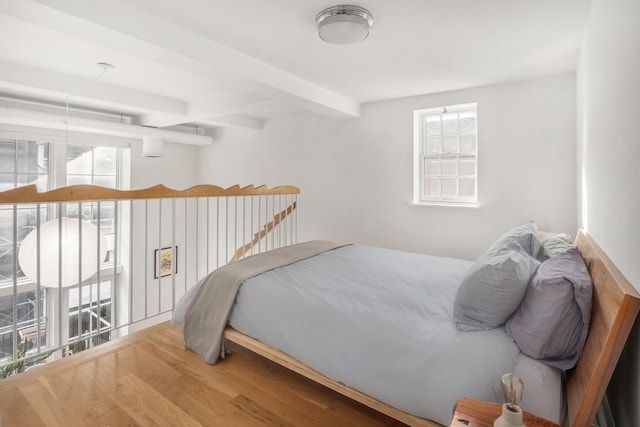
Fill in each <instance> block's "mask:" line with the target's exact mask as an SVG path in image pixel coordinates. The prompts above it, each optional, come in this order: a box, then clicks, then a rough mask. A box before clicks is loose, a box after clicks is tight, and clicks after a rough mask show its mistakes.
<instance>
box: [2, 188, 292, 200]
mask: <svg viewBox="0 0 640 427" xmlns="http://www.w3.org/2000/svg"><path fill="white" fill-rule="evenodd" d="M278 194H300V189H299V188H298V187H295V186H292V185H284V186H279V187H274V188H267V187H266V186H264V185H261V186H258V187H254V186H253V185H248V186H246V187H240V186H239V185H234V186H232V187H228V188H222V187H219V186H217V185H208V184H203V185H196V186H194V187H191V188H188V189H186V190H174V189H171V188H168V187H165V186H164V185H155V186H153V187H149V188H145V189H140V190H114V189H112V188H105V187H100V186H97V185H71V186H68V187H62V188H58V189H55V190H50V191H44V192H39V191H38V189H37V187H36V186H35V185H27V186H24V187H18V188H15V189H12V190H7V191H3V192H0V203H41V202H42V203H45V202H74V201H76V202H77V201H93V200H131V199H162V198H175V197H219V196H261V195H278Z"/></svg>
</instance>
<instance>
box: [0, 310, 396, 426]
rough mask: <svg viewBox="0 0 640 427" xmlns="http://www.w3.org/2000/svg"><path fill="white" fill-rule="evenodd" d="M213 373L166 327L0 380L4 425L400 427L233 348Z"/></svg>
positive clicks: (174, 330) (0, 412)
mask: <svg viewBox="0 0 640 427" xmlns="http://www.w3.org/2000/svg"><path fill="white" fill-rule="evenodd" d="M232 351H233V352H232V354H231V355H230V356H228V357H227V358H225V359H224V360H222V361H221V362H219V363H218V364H216V365H209V364H207V363H206V362H204V361H203V360H202V359H200V358H199V357H198V356H196V355H195V354H194V353H192V352H191V351H189V350H186V349H185V348H184V344H183V341H182V330H181V329H180V328H171V327H170V326H169V324H168V323H163V324H161V325H158V326H154V327H152V328H149V329H147V330H145V331H141V332H138V333H136V334H132V335H129V336H128V337H125V338H121V339H118V340H115V341H113V342H111V343H107V344H103V345H101V346H99V347H96V348H93V349H91V350H87V351H85V352H82V353H79V354H76V355H74V356H71V357H67V358H65V359H62V360H59V361H56V362H54V363H50V364H49V365H46V366H43V367H38V368H34V369H32V370H30V371H28V372H25V373H23V374H20V375H18V376H15V377H11V378H8V379H6V380H0V416H1V419H2V423H1V424H0V425H1V426H2V427H9V426H20V427H22V426H138V425H140V426H154V425H159V426H230V427H233V426H354V427H358V426H362V427H375V426H401V425H403V424H401V423H398V422H397V421H395V420H392V419H390V418H388V417H386V416H385V415H382V414H380V413H378V412H375V411H373V410H371V409H368V408H366V407H364V406H362V405H360V404H358V403H356V402H354V401H352V400H350V399H347V398H345V397H343V396H341V395H339V394H337V393H335V392H333V391H331V390H328V389H326V388H325V387H323V386H320V385H318V384H315V383H313V382H311V381H309V380H306V379H305V378H303V377H301V376H299V375H297V374H295V373H293V372H290V371H289V370H287V369H285V368H283V367H281V366H278V365H276V364H274V363H272V362H270V361H268V360H266V359H264V358H262V357H260V356H257V355H255V354H253V353H251V352H249V351H246V350H244V349H241V348H238V347H232Z"/></svg>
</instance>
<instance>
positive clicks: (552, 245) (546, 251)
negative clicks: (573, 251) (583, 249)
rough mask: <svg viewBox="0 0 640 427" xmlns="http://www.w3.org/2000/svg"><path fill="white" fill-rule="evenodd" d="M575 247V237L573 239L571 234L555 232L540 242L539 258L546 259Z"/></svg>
mask: <svg viewBox="0 0 640 427" xmlns="http://www.w3.org/2000/svg"><path fill="white" fill-rule="evenodd" d="M573 247H575V246H574V245H573V239H571V236H569V235H568V234H565V233H559V234H554V235H553V236H551V237H549V238H548V239H545V240H544V241H543V242H542V243H541V244H540V249H539V250H538V260H540V261H545V260H547V259H549V258H551V257H552V256H554V255H558V254H561V253H562V252H566V251H567V250H568V249H570V248H573Z"/></svg>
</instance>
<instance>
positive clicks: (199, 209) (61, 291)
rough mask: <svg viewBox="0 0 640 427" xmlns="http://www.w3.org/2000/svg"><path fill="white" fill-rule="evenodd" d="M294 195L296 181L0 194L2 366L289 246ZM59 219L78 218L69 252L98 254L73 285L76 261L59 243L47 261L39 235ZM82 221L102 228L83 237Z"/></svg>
mask: <svg viewBox="0 0 640 427" xmlns="http://www.w3.org/2000/svg"><path fill="white" fill-rule="evenodd" d="M299 192H300V191H299V189H298V188H297V187H293V186H282V187H275V188H267V187H265V186H260V187H254V186H247V187H242V188H241V187H239V186H233V187H229V188H222V187H218V186H214V185H199V186H195V187H192V188H189V189H187V190H182V191H180V190H173V189H169V188H166V187H164V186H161V185H159V186H155V187H151V188H147V189H143V190H129V191H125V190H113V189H107V188H103V187H97V186H88V185H80V186H70V187H64V188H60V189H56V190H52V191H48V192H42V193H39V192H38V191H37V189H36V187H35V186H26V187H20V188H16V189H13V190H8V191H5V192H0V330H1V331H3V332H4V333H3V334H2V343H3V346H2V348H1V349H0V351H2V352H1V353H0V370H3V371H7V370H9V369H10V368H11V367H12V366H15V365H17V364H18V359H22V360H20V366H28V365H29V363H23V362H25V361H27V362H28V360H29V359H33V360H40V359H41V358H42V356H43V355H49V354H50V355H51V356H50V357H49V359H54V358H59V357H63V356H65V355H67V354H71V353H74V352H77V351H81V350H83V349H86V348H89V347H92V346H94V345H97V344H98V343H101V342H105V341H108V340H110V339H111V338H113V337H116V336H119V335H124V334H127V333H128V332H130V331H132V330H135V329H138V328H143V327H145V326H147V325H148V324H150V323H155V322H158V321H162V320H164V319H166V318H169V316H170V313H171V311H172V310H173V309H174V307H175V303H176V301H177V300H178V299H179V298H180V297H181V296H182V295H183V294H184V293H186V291H187V290H188V289H189V288H190V287H191V286H193V284H195V283H196V282H197V281H198V280H199V279H201V278H202V277H204V276H205V275H206V274H208V273H209V272H211V271H212V270H214V269H216V268H218V267H220V266H222V265H224V264H226V263H227V262H233V261H236V260H238V259H241V258H243V257H245V256H248V255H252V254H256V253H260V252H264V251H266V250H269V249H273V248H277V247H281V246H287V245H290V244H293V243H296V242H297V206H298V194H299ZM65 218H73V219H80V220H81V221H76V223H77V224H79V225H78V226H77V232H78V234H79V235H80V238H77V243H73V244H74V245H76V246H77V247H76V248H75V249H76V251H75V252H76V253H77V254H78V255H77V258H79V260H80V261H82V258H83V256H84V258H92V257H95V256H96V255H87V254H88V253H90V252H91V251H90V249H92V250H93V252H95V253H97V254H98V255H97V258H98V263H97V264H98V265H99V267H98V268H97V271H96V272H95V274H92V275H91V277H88V278H87V277H86V275H87V271H84V273H83V268H84V267H82V265H83V264H82V262H76V263H75V264H77V266H74V267H73V270H74V271H72V272H71V273H70V274H71V275H72V277H76V278H77V279H76V280H75V281H74V280H73V279H72V280H71V284H69V283H68V282H69V280H68V279H67V278H65V277H63V276H64V275H65V274H69V273H62V272H63V271H64V266H65V265H66V264H73V263H71V262H70V261H73V260H71V259H69V258H70V257H69V256H66V255H64V254H63V255H62V256H60V253H61V252H62V251H63V247H64V248H65V249H64V250H67V248H66V247H65V246H63V244H62V243H60V242H59V241H58V242H57V243H56V244H55V245H54V249H53V251H54V257H55V258H56V260H57V261H56V262H54V266H53V267H51V266H50V264H47V258H51V256H50V255H47V254H48V252H46V251H47V250H49V251H51V248H48V247H47V241H46V239H47V238H46V237H45V236H44V235H42V233H43V231H41V230H44V228H45V227H44V225H45V224H46V223H52V224H53V229H54V230H56V231H55V232H54V233H53V234H54V235H57V237H58V238H59V239H60V240H61V241H62V240H63V239H64V238H65V237H64V236H65V234H64V233H63V230H65V233H66V229H65V228H64V227H63V224H64V223H65V222H64V221H63V219H65ZM87 222H89V223H92V224H94V225H95V226H96V227H97V228H98V229H99V230H100V231H101V233H99V234H97V235H96V236H97V237H96V238H95V240H90V241H89V242H88V243H87V242H86V241H85V240H84V239H83V238H82V233H83V229H84V228H83V226H82V225H80V224H84V223H87ZM73 227H76V226H73ZM34 230H35V231H34ZM29 233H32V234H34V235H35V236H36V242H37V243H36V245H35V248H36V249H35V252H33V253H31V252H26V249H25V252H26V254H27V255H29V256H27V255H25V254H23V253H21V249H22V246H23V245H22V242H23V240H24V239H25V237H26V236H27V235H28V234H29ZM84 233H85V237H86V236H87V235H88V233H86V232H84ZM103 236H106V238H105V237H103ZM74 242H76V241H74ZM27 246H28V245H25V248H26V247H27ZM96 249H97V250H96ZM68 252H69V251H68ZM71 252H73V251H71ZM91 253H92V252H91ZM83 254H84V255H83ZM105 254H106V255H105ZM103 256H104V258H103ZM25 259H26V260H27V261H26V262H29V260H31V261H32V262H34V263H35V264H36V265H37V269H36V270H35V273H34V272H31V273H30V275H29V274H25V272H23V268H22V267H23V266H22V265H21V263H22V262H25ZM85 261H86V259H85ZM56 264H57V266H56ZM52 271H55V273H53V274H52ZM91 273H92V272H91ZM52 276H54V277H52ZM80 278H83V279H82V280H80ZM77 282H80V283H77ZM25 346H26V348H25Z"/></svg>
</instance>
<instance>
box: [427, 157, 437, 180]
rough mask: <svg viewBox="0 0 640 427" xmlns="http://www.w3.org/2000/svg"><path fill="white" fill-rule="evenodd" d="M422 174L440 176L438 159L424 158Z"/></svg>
mask: <svg viewBox="0 0 640 427" xmlns="http://www.w3.org/2000/svg"><path fill="white" fill-rule="evenodd" d="M424 174H425V175H426V176H440V159H424Z"/></svg>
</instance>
